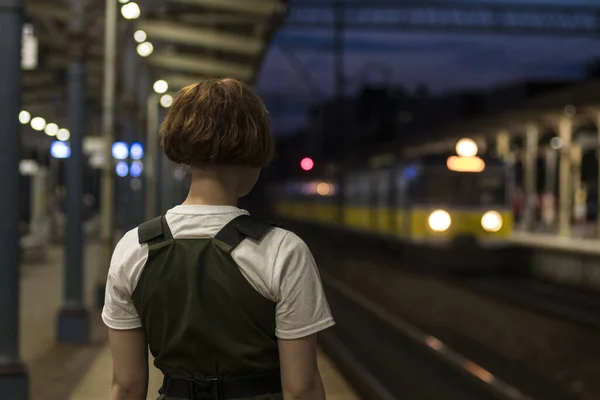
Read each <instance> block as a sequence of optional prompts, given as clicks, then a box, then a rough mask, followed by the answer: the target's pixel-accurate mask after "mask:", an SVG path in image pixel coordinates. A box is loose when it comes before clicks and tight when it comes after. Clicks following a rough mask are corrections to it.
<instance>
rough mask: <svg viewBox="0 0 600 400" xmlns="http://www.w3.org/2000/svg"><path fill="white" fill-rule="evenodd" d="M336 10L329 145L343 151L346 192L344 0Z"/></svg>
mask: <svg viewBox="0 0 600 400" xmlns="http://www.w3.org/2000/svg"><path fill="white" fill-rule="evenodd" d="M334 12H335V23H334V25H333V43H334V44H333V45H334V74H335V124H336V126H335V135H334V137H335V139H336V140H334V141H333V143H334V146H328V147H329V148H330V150H331V149H332V148H339V149H341V151H342V155H341V157H339V159H340V160H341V163H342V167H341V168H338V172H337V176H338V186H339V190H340V191H341V192H342V193H343V192H344V171H345V168H344V166H343V164H344V161H345V158H346V155H345V153H344V152H345V151H346V146H345V144H346V141H345V140H344V137H343V136H344V135H345V130H344V129H343V121H344V118H343V115H342V106H343V101H344V85H345V77H344V29H345V26H344V23H345V21H344V3H343V2H342V0H334ZM343 197H344V196H338V199H339V200H338V221H339V222H340V223H343V221H344V203H343Z"/></svg>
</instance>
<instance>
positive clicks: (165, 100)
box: [160, 94, 173, 108]
mask: <svg viewBox="0 0 600 400" xmlns="http://www.w3.org/2000/svg"><path fill="white" fill-rule="evenodd" d="M160 105H161V106H163V107H164V108H169V107H171V105H173V96H171V95H170V94H165V95H163V96H162V97H161V98H160Z"/></svg>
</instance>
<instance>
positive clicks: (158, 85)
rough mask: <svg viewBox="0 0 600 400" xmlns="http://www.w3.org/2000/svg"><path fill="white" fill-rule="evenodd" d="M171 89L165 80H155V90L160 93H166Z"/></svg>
mask: <svg viewBox="0 0 600 400" xmlns="http://www.w3.org/2000/svg"><path fill="white" fill-rule="evenodd" d="M167 90H169V84H168V83H167V81H165V80H162V79H161V80H158V81H156V82H154V91H155V92H156V93H158V94H163V93H166V92H167Z"/></svg>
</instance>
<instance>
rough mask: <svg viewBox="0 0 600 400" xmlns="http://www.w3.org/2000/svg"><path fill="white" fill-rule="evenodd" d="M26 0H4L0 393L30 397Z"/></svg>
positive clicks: (0, 4) (0, 12)
mask: <svg viewBox="0 0 600 400" xmlns="http://www.w3.org/2000/svg"><path fill="white" fill-rule="evenodd" d="M24 6H25V1H24V0H0V27H2V34H1V35H0V87H1V88H2V90H0V126H2V129H0V138H1V140H2V146H0V186H1V187H2V189H3V190H4V193H7V194H5V195H4V196H0V221H2V223H0V254H2V265H1V266H0V393H2V398H7V399H12V400H27V399H28V398H29V393H28V385H29V384H28V379H27V371H26V370H25V367H24V365H23V363H22V361H21V357H20V354H19V287H20V284H19V263H20V250H19V196H17V195H16V193H19V180H20V177H19V154H20V151H19V149H20V148H21V135H20V127H19V121H18V119H17V116H18V114H19V111H20V110H19V108H20V104H21V32H22V26H23V7H24Z"/></svg>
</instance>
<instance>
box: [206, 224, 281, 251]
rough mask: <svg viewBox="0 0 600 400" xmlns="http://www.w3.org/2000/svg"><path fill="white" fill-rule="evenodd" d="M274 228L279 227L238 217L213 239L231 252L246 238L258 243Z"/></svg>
mask: <svg viewBox="0 0 600 400" xmlns="http://www.w3.org/2000/svg"><path fill="white" fill-rule="evenodd" d="M274 226H279V225H278V224H277V223H275V222H272V221H266V220H262V219H258V218H255V217H252V216H250V215H240V216H239V217H236V218H234V219H233V220H231V221H230V222H229V223H228V224H227V225H225V226H224V227H223V229H221V230H220V231H219V233H217V235H216V236H215V239H216V240H219V241H221V242H223V243H225V244H226V245H227V246H228V247H229V251H233V249H235V248H236V247H237V246H238V245H239V244H240V243H241V242H242V241H243V240H244V239H246V238H250V239H254V240H256V241H260V240H261V239H262V238H263V237H264V236H265V235H266V234H267V233H268V232H269V231H270V230H271V229H272V228H273V227H274Z"/></svg>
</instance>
